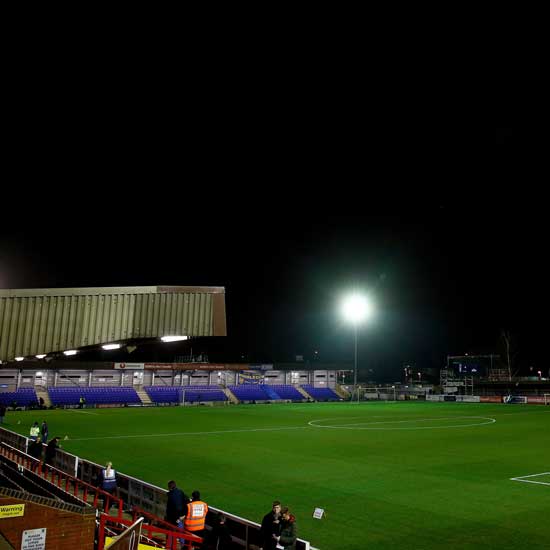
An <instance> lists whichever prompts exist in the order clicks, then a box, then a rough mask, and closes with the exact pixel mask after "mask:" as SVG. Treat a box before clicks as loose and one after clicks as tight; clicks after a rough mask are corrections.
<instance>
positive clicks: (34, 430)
mask: <svg viewBox="0 0 550 550" xmlns="http://www.w3.org/2000/svg"><path fill="white" fill-rule="evenodd" d="M39 435H40V426H39V425H38V422H35V423H34V424H33V425H32V426H31V431H30V439H32V440H33V441H36V440H37V439H38V436H39Z"/></svg>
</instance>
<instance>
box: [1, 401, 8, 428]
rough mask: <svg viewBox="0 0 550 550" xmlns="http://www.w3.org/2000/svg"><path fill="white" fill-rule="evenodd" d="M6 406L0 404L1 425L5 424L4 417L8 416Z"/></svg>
mask: <svg viewBox="0 0 550 550" xmlns="http://www.w3.org/2000/svg"><path fill="white" fill-rule="evenodd" d="M6 411H7V409H6V406H5V405H4V404H3V403H0V424H3V423H4V416H6Z"/></svg>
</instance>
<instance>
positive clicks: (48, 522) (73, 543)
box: [0, 495, 95, 550]
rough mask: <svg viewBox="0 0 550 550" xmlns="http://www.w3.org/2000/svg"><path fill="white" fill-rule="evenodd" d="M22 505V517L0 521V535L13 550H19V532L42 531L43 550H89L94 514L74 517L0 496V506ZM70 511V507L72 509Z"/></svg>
mask: <svg viewBox="0 0 550 550" xmlns="http://www.w3.org/2000/svg"><path fill="white" fill-rule="evenodd" d="M21 503H23V504H25V515H24V516H22V517H19V518H0V532H1V533H2V535H3V536H4V537H5V538H6V540H7V541H8V542H10V544H12V545H13V547H14V548H15V549H16V550H20V549H21V538H22V536H23V531H26V530H28V529H40V528H44V527H45V528H46V529H47V532H46V550H93V548H94V530H95V513H94V512H92V513H88V512H89V511H88V510H86V511H85V513H84V512H83V513H78V512H75V511H69V510H65V509H62V508H56V507H53V506H48V505H47V504H38V503H36V502H32V501H29V500H26V499H24V498H14V497H4V496H1V495H0V506H6V505H10V504H21ZM73 508H74V507H73Z"/></svg>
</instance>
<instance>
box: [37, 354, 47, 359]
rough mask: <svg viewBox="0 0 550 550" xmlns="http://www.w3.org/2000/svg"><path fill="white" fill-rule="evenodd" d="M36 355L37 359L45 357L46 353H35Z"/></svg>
mask: <svg viewBox="0 0 550 550" xmlns="http://www.w3.org/2000/svg"><path fill="white" fill-rule="evenodd" d="M35 357H36V358H37V359H44V357H46V354H45V353H39V354H38V355H35Z"/></svg>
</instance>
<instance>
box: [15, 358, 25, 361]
mask: <svg viewBox="0 0 550 550" xmlns="http://www.w3.org/2000/svg"><path fill="white" fill-rule="evenodd" d="M23 359H25V358H24V357H16V358H15V360H16V361H23Z"/></svg>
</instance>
